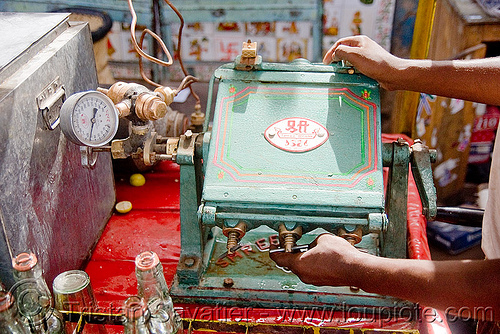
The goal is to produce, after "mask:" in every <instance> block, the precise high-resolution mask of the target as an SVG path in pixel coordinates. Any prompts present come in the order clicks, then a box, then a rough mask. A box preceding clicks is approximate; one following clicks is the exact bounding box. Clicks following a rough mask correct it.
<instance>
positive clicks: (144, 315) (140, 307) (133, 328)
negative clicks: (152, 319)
mask: <svg viewBox="0 0 500 334" xmlns="http://www.w3.org/2000/svg"><path fill="white" fill-rule="evenodd" d="M123 310H124V313H125V319H124V322H123V332H124V334H149V333H150V331H149V329H148V321H149V311H148V307H147V305H146V302H145V301H144V299H143V298H140V297H138V296H131V297H129V298H127V300H125V304H124V306H123Z"/></svg>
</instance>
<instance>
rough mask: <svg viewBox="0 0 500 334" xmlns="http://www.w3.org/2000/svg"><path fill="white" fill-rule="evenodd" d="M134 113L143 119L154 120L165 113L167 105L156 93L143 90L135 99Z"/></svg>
mask: <svg viewBox="0 0 500 334" xmlns="http://www.w3.org/2000/svg"><path fill="white" fill-rule="evenodd" d="M135 113H136V115H137V117H139V118H140V119H142V120H143V121H147V120H150V121H156V120H157V119H160V118H163V117H164V116H165V115H166V114H167V105H166V104H165V102H163V101H162V100H161V99H160V97H158V96H157V95H156V94H154V93H151V92H144V93H141V94H139V96H138V97H137V100H136V101H135Z"/></svg>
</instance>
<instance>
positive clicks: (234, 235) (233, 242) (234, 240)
mask: <svg viewBox="0 0 500 334" xmlns="http://www.w3.org/2000/svg"><path fill="white" fill-rule="evenodd" d="M239 236H240V234H239V233H238V232H237V231H230V232H229V233H228V234H227V253H228V254H233V251H232V249H233V248H234V247H236V246H237V245H238V242H239V241H240V240H239Z"/></svg>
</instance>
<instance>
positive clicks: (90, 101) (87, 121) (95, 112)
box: [61, 91, 118, 147]
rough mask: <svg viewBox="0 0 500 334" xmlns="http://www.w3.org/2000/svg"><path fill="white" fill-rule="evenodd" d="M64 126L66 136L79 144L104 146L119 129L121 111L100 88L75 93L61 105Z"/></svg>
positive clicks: (62, 126) (62, 124)
mask: <svg viewBox="0 0 500 334" xmlns="http://www.w3.org/2000/svg"><path fill="white" fill-rule="evenodd" d="M61 128H62V130H63V132H64V134H65V135H66V137H68V138H69V139H70V140H71V141H73V142H74V143H76V144H78V145H85V146H91V147H98V146H102V145H105V144H106V143H108V142H109V141H110V140H111V139H113V137H114V136H115V134H116V131H117V130H118V111H117V110H116V108H115V106H114V104H113V102H112V101H111V100H110V99H109V98H108V97H107V96H106V95H104V94H102V93H100V92H97V91H87V92H81V93H76V94H73V95H71V96H70V97H69V98H68V99H67V100H66V101H65V102H64V104H63V105H62V107H61Z"/></svg>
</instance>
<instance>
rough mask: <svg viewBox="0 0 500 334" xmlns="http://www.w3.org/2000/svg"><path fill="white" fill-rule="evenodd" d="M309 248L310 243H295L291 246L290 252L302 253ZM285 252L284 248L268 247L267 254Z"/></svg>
mask: <svg viewBox="0 0 500 334" xmlns="http://www.w3.org/2000/svg"><path fill="white" fill-rule="evenodd" d="M309 249H311V245H297V246H293V247H292V251H291V253H303V252H306V251H308V250H309ZM284 252H286V250H285V248H275V249H270V250H269V254H274V253H284Z"/></svg>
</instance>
